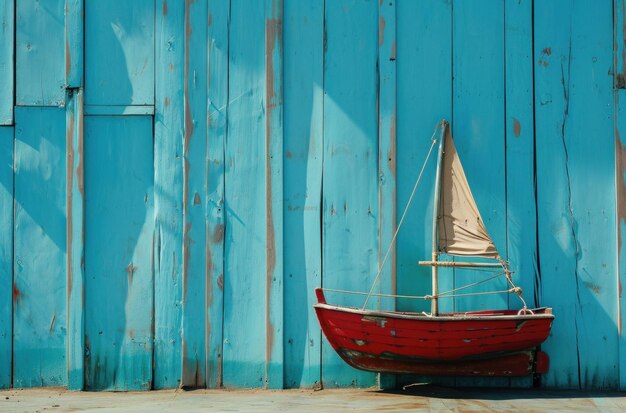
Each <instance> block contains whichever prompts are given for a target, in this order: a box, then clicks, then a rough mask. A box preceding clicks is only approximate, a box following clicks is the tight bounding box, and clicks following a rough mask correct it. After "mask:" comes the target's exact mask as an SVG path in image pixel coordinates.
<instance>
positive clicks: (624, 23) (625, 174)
mask: <svg viewBox="0 0 626 413" xmlns="http://www.w3.org/2000/svg"><path fill="white" fill-rule="evenodd" d="M613 7H614V12H613V16H614V20H613V23H614V27H613V36H614V42H615V43H614V45H613V49H614V51H615V54H614V56H613V65H614V68H615V73H616V74H615V78H614V79H613V85H614V89H615V90H614V92H613V96H614V109H613V110H614V116H615V189H616V212H617V222H616V225H617V271H618V279H617V291H618V294H619V297H618V303H617V304H618V323H617V332H618V340H619V389H620V390H626V334H624V318H626V303H625V302H624V293H623V287H622V286H623V285H625V284H626V248H625V247H624V243H623V241H622V240H623V239H624V234H625V233H626V143H625V140H624V138H622V133H623V134H625V136H626V111H625V108H626V91H625V90H624V87H625V86H626V84H624V83H623V81H624V80H626V76H625V75H626V67H625V63H626V62H625V61H624V60H625V59H626V55H625V54H624V53H625V52H626V35H625V33H624V28H625V27H626V1H624V0H618V1H615V2H613ZM618 88H619V89H618Z"/></svg>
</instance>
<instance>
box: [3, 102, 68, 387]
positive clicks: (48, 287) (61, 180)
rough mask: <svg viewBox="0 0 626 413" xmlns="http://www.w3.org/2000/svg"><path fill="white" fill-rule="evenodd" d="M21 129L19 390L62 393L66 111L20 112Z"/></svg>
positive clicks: (16, 280)
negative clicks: (49, 388) (45, 388)
mask: <svg viewBox="0 0 626 413" xmlns="http://www.w3.org/2000/svg"><path fill="white" fill-rule="evenodd" d="M15 125H16V126H15V178H14V179H15V223H14V225H15V226H14V228H15V231H14V238H13V242H14V256H13V258H14V259H13V266H14V273H13V311H14V314H13V323H14V325H13V385H14V386H15V387H34V386H63V385H66V384H67V370H66V361H65V359H66V327H67V324H66V311H67V309H66V294H65V292H66V278H65V277H66V275H65V274H66V245H67V243H66V235H65V234H66V209H65V204H66V199H65V195H66V192H65V190H66V182H65V154H66V147H65V145H66V139H65V111H64V110H63V109H59V108H27V107H18V108H16V110H15Z"/></svg>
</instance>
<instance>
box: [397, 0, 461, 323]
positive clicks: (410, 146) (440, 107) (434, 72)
mask: <svg viewBox="0 0 626 413" xmlns="http://www.w3.org/2000/svg"><path fill="white" fill-rule="evenodd" d="M396 7H397V10H396V26H397V29H396V33H397V34H396V36H397V46H396V61H397V81H396V82H397V92H396V93H397V116H396V123H397V125H396V130H397V132H396V135H397V136H396V141H397V143H396V147H397V149H396V170H397V172H396V176H397V179H396V188H397V189H396V192H397V200H396V215H397V216H398V220H399V219H400V218H399V217H401V216H402V213H403V211H404V208H405V207H406V205H407V202H408V201H409V197H410V195H411V191H412V190H413V185H414V184H415V181H416V179H417V177H418V175H419V172H420V168H421V165H422V163H423V162H424V160H425V159H426V155H427V153H428V149H429V147H430V145H431V142H430V137H431V135H432V134H433V129H434V128H435V125H436V124H437V123H438V122H439V121H440V120H441V119H448V120H452V83H451V81H450V79H451V77H452V38H451V34H452V6H451V4H450V2H449V1H446V0H440V1H432V2H406V1H401V2H398V3H397V4H396ZM433 21H434V22H437V24H431V22H433ZM412 39H422V44H421V46H420V47H417V46H416V43H415V42H414V41H413V40H412ZM415 79H424V81H423V82H420V84H419V87H415V86H414V83H415ZM424 102H427V104H424ZM435 155H436V152H435ZM435 158H436V156H434V155H433V156H432V157H431V159H430V163H429V164H428V166H427V167H426V169H425V171H424V175H423V177H422V183H421V184H420V186H419V188H418V190H417V192H416V194H415V197H414V198H413V202H412V204H411V208H410V210H409V212H408V213H407V215H406V218H405V220H404V223H403V224H402V228H401V230H400V232H399V233H398V239H397V241H396V242H397V245H396V255H397V263H396V272H397V275H396V278H397V290H398V294H403V295H424V294H426V293H427V292H429V291H430V286H431V280H430V269H428V268H426V267H418V266H417V261H419V260H424V259H429V258H430V254H431V245H432V244H431V228H432V222H431V219H429V218H428V217H432V199H433V198H432V196H433V192H434V190H433V184H434V180H435V179H434V178H435V165H436V159H435ZM439 274H440V277H439V278H440V284H439V285H440V288H442V290H443V289H444V288H445V289H448V287H451V286H452V285H453V284H452V277H451V275H452V271H451V270H447V269H446V270H444V269H440V271H439ZM440 306H441V311H450V310H452V303H451V301H450V300H448V302H446V301H442V302H441V303H440ZM397 308H398V310H403V311H415V310H417V311H427V310H429V309H430V302H426V301H424V300H410V299H398V300H397Z"/></svg>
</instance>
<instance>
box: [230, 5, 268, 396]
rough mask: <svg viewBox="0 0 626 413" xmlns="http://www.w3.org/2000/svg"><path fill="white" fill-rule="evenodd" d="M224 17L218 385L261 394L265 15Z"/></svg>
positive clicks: (250, 8)
mask: <svg viewBox="0 0 626 413" xmlns="http://www.w3.org/2000/svg"><path fill="white" fill-rule="evenodd" d="M230 9H231V17H230V34H229V35H230V43H229V55H230V63H229V84H228V89H229V91H228V93H229V108H228V126H227V128H228V141H227V143H226V155H225V156H226V171H225V174H226V175H225V187H224V188H225V209H226V234H225V237H226V238H225V247H224V248H225V250H224V254H225V256H224V261H225V262H224V372H223V375H224V379H223V383H224V386H227V387H228V386H232V387H263V386H264V384H265V383H264V382H265V365H266V363H265V357H266V344H267V343H266V339H267V337H266V328H265V322H266V315H265V303H266V300H265V298H266V297H265V294H264V291H265V286H266V275H267V271H266V270H267V267H266V263H267V255H266V246H267V244H266V225H265V220H266V210H265V205H266V198H265V195H266V192H265V184H266V182H265V157H266V152H265V148H266V146H265V145H266V142H265V116H266V102H265V88H264V87H263V85H264V84H265V19H264V16H265V9H264V2H261V1H255V0H232V1H231V8H230ZM241 320H247V321H246V323H242V322H241Z"/></svg>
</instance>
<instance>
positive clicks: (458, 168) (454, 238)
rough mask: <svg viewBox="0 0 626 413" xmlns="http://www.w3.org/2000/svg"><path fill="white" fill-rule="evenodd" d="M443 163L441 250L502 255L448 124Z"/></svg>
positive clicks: (453, 253) (454, 252) (462, 253)
mask: <svg viewBox="0 0 626 413" xmlns="http://www.w3.org/2000/svg"><path fill="white" fill-rule="evenodd" d="M441 167H442V172H441V174H442V176H441V192H440V204H439V215H438V222H437V230H438V233H439V252H444V253H446V254H450V255H461V256H472V257H483V258H492V259H499V258H500V256H499V254H498V250H497V249H496V246H495V245H494V243H493V240H492V239H491V237H490V236H489V233H488V232H487V228H485V224H484V223H483V220H482V218H481V217H480V212H479V211H478V207H477V206H476V201H474V197H473V196H472V191H471V190H470V187H469V185H468V183H467V178H466V177H465V172H464V171H463V166H462V165H461V160H460V159H459V155H458V153H457V151H456V148H455V146H454V141H453V140H452V134H451V132H450V129H449V128H447V130H446V135H445V142H444V153H443V159H442V165H441Z"/></svg>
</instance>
